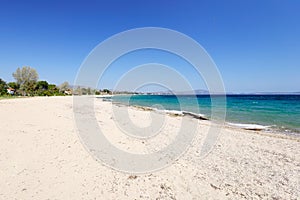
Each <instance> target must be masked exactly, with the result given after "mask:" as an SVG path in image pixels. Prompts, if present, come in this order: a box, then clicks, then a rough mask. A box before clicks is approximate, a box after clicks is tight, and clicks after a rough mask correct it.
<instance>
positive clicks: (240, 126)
mask: <svg viewBox="0 0 300 200" xmlns="http://www.w3.org/2000/svg"><path fill="white" fill-rule="evenodd" d="M112 96H113V95H110V96H104V97H103V96H95V98H99V99H101V100H102V101H104V102H105V101H107V102H112V103H113V104H115V105H122V106H128V107H135V108H140V109H141V110H146V111H153V112H162V113H166V114H170V115H174V116H190V117H192V118H195V119H199V120H208V121H211V120H210V119H209V118H208V117H206V116H205V115H204V114H198V113H193V112H188V111H178V110H159V109H156V108H153V107H149V106H140V105H127V104H125V103H122V102H116V101H115V102H114V101H111V100H106V99H105V98H111V97H112ZM215 123H217V124H218V121H217V122H215ZM224 127H229V128H233V129H237V130H247V131H253V132H262V133H265V134H274V135H281V136H282V137H284V136H286V137H291V138H295V139H299V140H300V133H299V132H296V131H295V130H291V129H284V130H283V129H279V128H272V126H271V125H261V124H251V123H245V124H244V123H238V122H236V123H234V122H230V121H226V120H225V123H224Z"/></svg>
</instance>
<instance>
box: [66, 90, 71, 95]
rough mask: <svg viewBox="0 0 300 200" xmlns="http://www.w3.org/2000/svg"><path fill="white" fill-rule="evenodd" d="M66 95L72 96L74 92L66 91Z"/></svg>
mask: <svg viewBox="0 0 300 200" xmlns="http://www.w3.org/2000/svg"><path fill="white" fill-rule="evenodd" d="M64 93H65V95H72V90H66V91H65V92H64Z"/></svg>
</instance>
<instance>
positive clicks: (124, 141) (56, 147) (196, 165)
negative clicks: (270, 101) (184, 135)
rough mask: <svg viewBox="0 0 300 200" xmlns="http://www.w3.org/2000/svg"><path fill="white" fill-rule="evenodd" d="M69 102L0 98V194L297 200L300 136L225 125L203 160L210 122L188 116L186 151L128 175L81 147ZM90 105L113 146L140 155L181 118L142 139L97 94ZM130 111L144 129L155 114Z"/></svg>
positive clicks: (168, 137)
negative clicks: (193, 125)
mask: <svg viewBox="0 0 300 200" xmlns="http://www.w3.org/2000/svg"><path fill="white" fill-rule="evenodd" d="M72 102H73V99H72V97H35V98H21V99H8V100H0V111H1V115H0V128H1V130H0V144H1V145H0V199H39V200H40V199H120V200H121V199H122V200H123V199H299V197H300V139H299V137H298V138H297V137H289V136H285V135H280V134H272V133H265V132H259V131H249V130H242V129H238V128H231V127H225V128H224V129H222V131H221V133H220V135H219V138H218V140H217V142H216V144H215V147H214V148H213V150H212V151H211V152H210V154H208V155H207V156H206V157H205V158H200V156H199V146H198V144H201V141H202V140H203V138H204V134H205V132H207V130H208V128H209V127H210V126H211V125H212V124H211V122H210V121H205V120H197V119H194V118H191V117H189V119H188V120H194V121H195V120H197V123H198V129H199V131H198V133H197V135H196V137H195V140H193V143H192V144H191V146H190V147H189V148H188V150H187V152H185V154H183V155H182V156H181V157H180V158H179V159H178V160H176V161H175V162H174V163H172V164H171V165H169V166H167V167H165V168H163V169H161V170H158V171H156V172H151V173H144V174H137V175H136V174H129V173H124V172H120V171H116V170H114V169H112V168H110V167H108V166H106V165H105V164H103V163H101V162H100V161H97V160H95V159H94V157H93V156H91V154H90V153H89V152H88V151H87V150H86V149H85V148H84V146H83V145H82V143H81V141H80V139H79V137H78V134H77V127H76V124H75V120H74V113H73V106H72ZM95 108H96V109H95V113H96V118H97V119H98V123H99V126H100V127H101V129H102V130H103V133H104V135H105V136H106V137H107V138H108V140H109V141H110V142H111V143H112V144H114V146H116V147H118V148H120V149H123V150H126V151H128V152H140V153H145V154H147V153H149V152H152V151H155V150H156V148H158V147H162V146H164V145H165V146H167V145H168V144H169V143H170V141H172V140H173V139H174V135H173V133H174V132H175V130H176V129H178V128H179V127H180V120H181V119H182V118H183V117H182V116H172V115H168V114H163V113H159V114H157V117H159V116H161V115H165V116H164V117H165V125H164V128H163V129H162V130H161V133H162V134H159V135H156V136H154V137H153V138H151V139H150V140H147V141H142V140H139V139H136V138H130V137H129V136H127V135H123V134H121V132H120V131H119V129H118V127H117V126H116V125H115V124H114V119H113V117H112V105H111V102H103V101H102V100H101V99H96V100H95ZM114 109H127V107H124V106H115V107H114ZM128 112H129V114H130V116H131V120H132V121H133V122H135V123H136V124H137V125H138V126H141V127H143V126H147V125H148V124H149V120H151V119H150V114H151V112H153V111H151V110H143V109H140V108H135V107H130V108H129V111H128ZM152 116H154V117H155V116H156V115H152ZM185 117H187V116H185ZM200 130H201V131H200ZM158 144H159V145H158Z"/></svg>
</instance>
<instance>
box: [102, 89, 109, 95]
mask: <svg viewBox="0 0 300 200" xmlns="http://www.w3.org/2000/svg"><path fill="white" fill-rule="evenodd" d="M103 92H104V93H107V94H111V91H110V90H108V89H104V90H103Z"/></svg>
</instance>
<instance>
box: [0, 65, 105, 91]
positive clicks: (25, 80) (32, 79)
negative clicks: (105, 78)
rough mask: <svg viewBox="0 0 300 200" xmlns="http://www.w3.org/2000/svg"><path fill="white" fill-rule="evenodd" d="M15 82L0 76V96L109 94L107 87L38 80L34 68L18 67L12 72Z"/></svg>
mask: <svg viewBox="0 0 300 200" xmlns="http://www.w3.org/2000/svg"><path fill="white" fill-rule="evenodd" d="M12 76H13V78H14V79H15V82H9V83H6V82H5V81H4V80H3V79H1V78H0V96H5V95H16V96H63V95H72V94H73V95H91V94H96V95H99V94H110V93H111V91H110V90H108V89H104V90H96V89H91V88H85V87H74V88H71V86H70V85H69V83H68V82H64V83H62V84H61V85H59V86H57V85H55V84H50V83H48V82H47V81H45V80H39V75H38V73H37V71H36V70H35V69H34V68H31V67H22V68H18V69H17V70H16V71H15V72H14V73H13V74H12Z"/></svg>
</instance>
